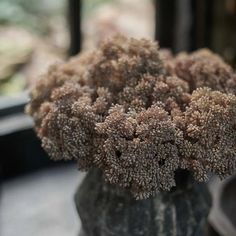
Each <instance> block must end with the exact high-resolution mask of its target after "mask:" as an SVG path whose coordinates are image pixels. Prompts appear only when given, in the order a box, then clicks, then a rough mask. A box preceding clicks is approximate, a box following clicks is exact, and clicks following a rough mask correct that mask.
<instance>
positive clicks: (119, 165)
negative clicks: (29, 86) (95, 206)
mask: <svg viewBox="0 0 236 236" xmlns="http://www.w3.org/2000/svg"><path fill="white" fill-rule="evenodd" d="M235 88H236V76H235V74H234V72H233V70H232V69H231V68H230V67H229V66H228V65H227V64H225V63H224V62H223V61H222V59H221V58H220V57H218V56H216V55H214V54H213V53H211V52H210V51H208V50H200V51H197V52H194V53H192V54H189V55H188V54H181V55H178V56H177V57H174V56H173V55H172V54H171V53H169V52H168V51H163V50H161V51H160V50H159V48H158V45H157V44H156V43H154V42H151V41H149V40H144V39H142V40H136V39H127V38H125V37H123V36H116V37H114V38H112V39H110V40H107V41H105V42H104V43H103V44H102V45H101V46H100V47H99V48H98V49H97V50H96V51H95V52H91V53H85V54H83V55H80V56H78V57H75V58H74V59H72V60H70V61H69V62H67V63H64V64H60V65H56V66H53V67H51V68H50V69H49V71H48V73H47V74H46V75H45V76H44V77H43V78H42V79H41V80H39V81H38V83H37V84H36V86H35V88H34V89H33V90H32V93H31V102H30V103H29V105H28V106H27V111H28V113H29V114H30V115H32V117H33V118H34V120H35V126H36V131H37V134H38V136H39V137H40V138H41V140H42V146H43V148H44V149H45V150H46V151H47V152H48V153H49V155H50V156H51V157H52V158H53V159H54V160H58V159H65V160H68V159H74V160H76V161H77V162H78V166H79V169H82V170H87V169H89V168H91V167H97V168H100V169H101V170H103V173H104V178H105V179H106V180H107V181H108V182H110V183H112V184H116V185H117V186H120V187H122V188H125V189H128V190H130V191H131V192H132V194H133V195H134V197H135V198H137V199H143V198H147V197H149V196H151V195H154V194H155V193H156V192H157V191H159V190H170V189H171V188H172V187H173V186H175V172H176V171H177V170H179V169H186V170H189V171H191V172H192V173H193V176H194V177H195V179H196V180H198V181H206V180H207V174H208V172H212V173H215V174H217V175H219V176H220V177H222V178H223V177H225V176H228V175H230V174H232V173H233V172H234V171H235V169H236V147H235V143H236V121H235V120H236V119H235V118H236V97H235V94H236V90H235Z"/></svg>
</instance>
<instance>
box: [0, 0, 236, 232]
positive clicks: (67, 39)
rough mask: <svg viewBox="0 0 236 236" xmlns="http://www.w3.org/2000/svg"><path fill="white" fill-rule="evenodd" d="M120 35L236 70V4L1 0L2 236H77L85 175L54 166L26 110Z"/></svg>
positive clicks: (214, 0) (235, 0)
mask: <svg viewBox="0 0 236 236" xmlns="http://www.w3.org/2000/svg"><path fill="white" fill-rule="evenodd" d="M117 32H120V33H123V34H125V35H127V36H133V37H137V38H140V37H145V38H149V39H155V40H158V41H159V44H160V46H161V47H165V48H170V49H171V50H172V51H173V52H174V53H178V52H180V51H193V50H196V49H198V48H202V47H208V48H210V49H212V50H213V51H214V52H216V53H218V54H220V55H221V56H222V57H223V58H224V59H225V60H226V61H227V62H228V63H229V64H231V65H232V66H233V67H234V68H235V66H236V0H156V1H154V0H84V1H82V0H81V1H79V0H50V1H48V0H40V1H39V0H0V148H1V149H0V150H1V152H0V235H1V236H13V235H23V236H28V235H46V236H48V235H57V236H60V235H61V236H64V235H77V232H78V230H79V227H80V225H79V220H78V217H77V215H76V212H75V208H74V204H73V194H74V192H75V190H76V188H77V186H78V184H79V182H80V181H81V180H82V178H83V174H82V173H80V172H78V171H77V170H76V166H75V164H73V163H64V162H57V163H55V162H52V161H50V160H49V158H48V156H47V155H46V153H45V152H44V151H43V150H42V148H41V146H40V142H39V140H38V139H37V137H36V135H35V133H34V131H33V128H32V127H33V123H32V120H31V119H30V118H29V117H28V116H26V115H25V114H24V106H25V104H26V103H27V101H28V90H29V89H30V87H31V86H33V85H34V83H35V81H36V80H37V79H39V78H40V75H41V74H42V73H44V72H45V71H46V70H47V68H48V66H49V65H51V64H53V63H55V62H58V61H64V60H66V59H68V58H69V57H70V56H73V55H76V54H77V53H79V52H80V51H81V50H90V49H92V48H94V47H96V45H97V44H98V43H99V42H100V41H101V40H102V39H104V38H106V37H108V36H111V35H113V34H115V33H117ZM215 235H216V234H215Z"/></svg>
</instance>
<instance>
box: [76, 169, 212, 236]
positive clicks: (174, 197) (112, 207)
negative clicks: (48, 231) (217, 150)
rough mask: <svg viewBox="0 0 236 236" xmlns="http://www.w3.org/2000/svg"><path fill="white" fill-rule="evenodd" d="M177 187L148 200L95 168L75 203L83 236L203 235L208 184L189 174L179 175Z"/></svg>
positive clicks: (81, 188) (86, 179) (78, 191)
mask: <svg viewBox="0 0 236 236" xmlns="http://www.w3.org/2000/svg"><path fill="white" fill-rule="evenodd" d="M176 183H177V185H176V187H175V188H173V189H172V190H171V191H169V192H159V193H157V195H156V196H155V197H151V198H149V199H146V200H135V199H134V198H133V197H132V195H131V194H130V193H129V192H127V191H124V190H120V189H118V188H116V187H114V186H111V185H110V184H108V183H106V182H104V180H103V177H102V173H101V172H100V171H99V170H95V169H92V170H90V171H89V172H88V173H87V176H86V177H85V179H84V181H83V182H82V184H81V185H80V186H79V188H78V190H77V192H76V195H75V203H76V207H77V211H78V213H79V216H80V219H81V222H82V230H81V232H80V234H79V236H203V235H205V224H206V221H207V216H208V213H209V209H210V205H211V197H210V194H209V192H208V189H207V186H206V184H203V183H201V184H199V183H196V182H195V181H193V179H192V178H191V177H190V175H189V173H186V172H182V171H181V172H180V173H177V174H176Z"/></svg>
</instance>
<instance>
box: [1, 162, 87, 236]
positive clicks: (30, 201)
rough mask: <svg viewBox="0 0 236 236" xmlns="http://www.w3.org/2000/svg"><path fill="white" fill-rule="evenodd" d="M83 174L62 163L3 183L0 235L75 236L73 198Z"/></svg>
mask: <svg viewBox="0 0 236 236" xmlns="http://www.w3.org/2000/svg"><path fill="white" fill-rule="evenodd" d="M83 177H84V173H81V172H79V171H77V169H76V166H75V165H66V166H63V167H54V168H50V169H47V170H43V171H40V172H37V173H33V174H30V175H27V176H24V177H21V178H17V179H15V180H11V181H8V182H5V183H3V185H2V187H1V199H0V209H1V210H0V235H1V236H15V235H19V236H32V235H34V236H49V235H57V236H75V235H78V232H79V228H80V221H79V218H78V215H77V213H76V209H75V204H74V201H73V197H74V193H75V191H76V188H77V187H78V185H79V183H80V182H81V180H82V179H83Z"/></svg>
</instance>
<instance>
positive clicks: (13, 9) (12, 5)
mask: <svg viewBox="0 0 236 236" xmlns="http://www.w3.org/2000/svg"><path fill="white" fill-rule="evenodd" d="M65 4H66V0H0V24H1V25H9V24H10V25H18V26H23V27H24V28H26V29H28V30H31V31H33V32H34V33H38V34H44V33H46V32H47V30H48V18H49V16H50V17H51V16H53V15H58V14H64V11H65Z"/></svg>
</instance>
